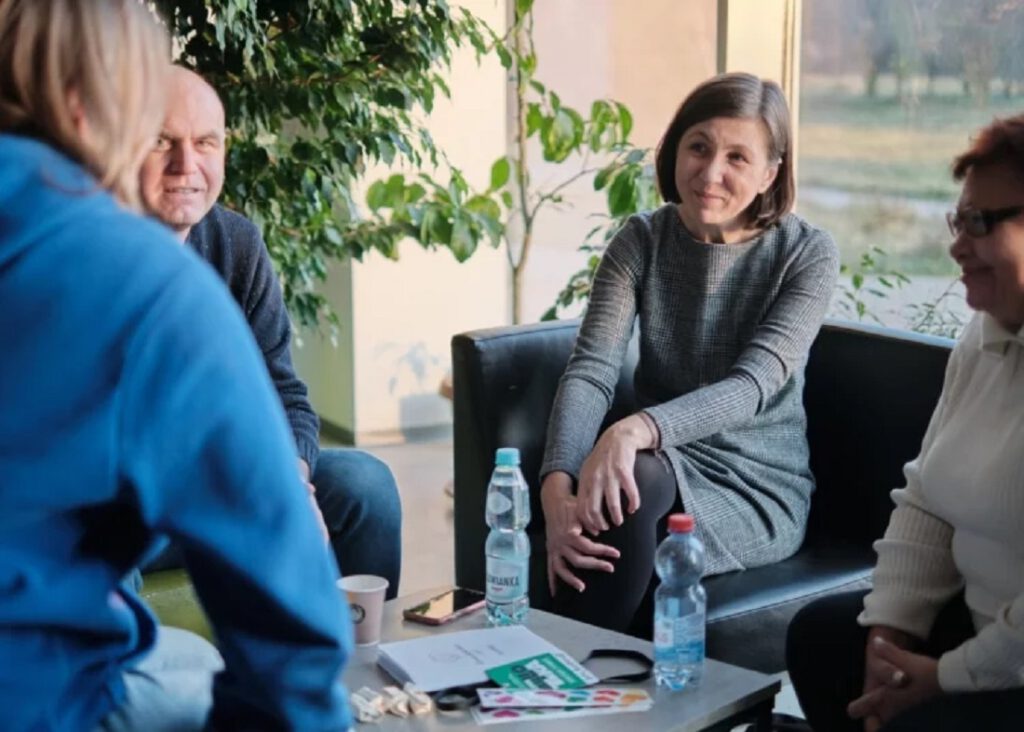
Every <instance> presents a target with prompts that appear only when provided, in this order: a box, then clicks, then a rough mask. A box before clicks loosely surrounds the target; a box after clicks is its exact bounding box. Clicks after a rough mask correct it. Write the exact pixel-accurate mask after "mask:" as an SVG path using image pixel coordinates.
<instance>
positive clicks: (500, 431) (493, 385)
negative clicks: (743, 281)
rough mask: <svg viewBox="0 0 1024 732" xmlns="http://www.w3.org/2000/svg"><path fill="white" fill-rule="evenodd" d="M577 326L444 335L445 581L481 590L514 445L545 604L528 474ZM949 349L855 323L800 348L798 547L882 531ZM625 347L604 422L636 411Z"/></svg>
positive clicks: (538, 519) (534, 483) (535, 489)
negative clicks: (806, 469)
mask: <svg viewBox="0 0 1024 732" xmlns="http://www.w3.org/2000/svg"><path fill="white" fill-rule="evenodd" d="M578 327H579V321H575V320H573V321H557V322H551V323H538V324H531V325H522V326H511V327H504V328H495V329H490V330H481V331H474V332H471V333H464V334H460V335H457V336H455V337H454V338H453V339H452V374H453V383H454V391H455V397H454V422H455V425H454V452H455V481H454V482H455V578H456V582H457V583H458V584H459V585H460V586H465V587H475V588H482V587H483V577H484V552H483V546H484V540H485V539H486V535H487V527H486V526H485V525H484V501H485V498H486V487H487V481H488V479H489V477H490V474H491V471H492V470H493V464H494V452H495V450H496V449H497V448H498V447H504V446H512V447H518V448H519V450H520V454H521V456H522V467H523V473H524V475H525V476H526V478H527V480H528V481H529V482H530V486H531V489H532V491H531V495H532V511H533V520H532V521H531V524H530V527H529V533H530V535H531V540H532V542H533V545H532V547H533V561H532V562H531V578H530V580H531V581H530V585H531V600H532V601H533V603H534V605H535V606H539V607H545V606H546V603H545V600H546V597H547V593H546V591H545V590H544V566H545V565H544V523H543V514H542V513H541V507H540V503H539V497H538V493H539V480H538V478H539V471H540V463H541V459H542V457H543V452H544V439H545V431H546V428H547V419H548V414H549V413H550V411H551V405H552V402H553V401H554V397H555V391H556V390H557V388H558V380H559V378H560V377H561V375H562V372H563V371H564V369H565V365H566V363H567V362H568V359H569V355H570V353H571V352H572V348H573V344H574V343H575V338H576V331H577V329H578ZM951 346H952V341H950V340H948V339H942V338H934V337H928V336H921V335H917V334H913V333H906V332H902V331H894V330H891V329H885V328H875V327H870V326H864V325H860V324H852V323H843V322H832V321H830V322H827V323H826V324H825V325H824V326H823V327H822V330H821V332H820V333H819V335H818V337H817V339H816V340H815V343H814V345H813V347H812V349H811V354H810V357H809V362H808V366H807V372H806V373H807V378H806V386H805V392H804V402H805V405H806V408H807V415H808V437H809V441H810V447H811V467H812V470H813V471H814V474H815V477H816V478H817V481H818V486H819V488H818V490H817V493H816V495H815V496H814V497H813V498H812V502H811V517H810V520H809V525H808V536H807V541H808V542H819V541H854V542H857V543H863V542H864V541H870V540H871V539H872V538H875V537H878V536H880V535H881V534H882V532H883V531H884V529H885V525H886V523H887V521H888V515H889V512H890V511H891V507H892V504H891V501H890V499H889V497H888V492H889V490H890V489H892V488H895V487H898V486H899V485H901V484H902V480H901V469H902V466H903V464H904V463H905V462H906V461H907V460H909V459H911V458H913V457H914V455H915V454H916V453H917V451H918V449H919V447H920V443H921V438H922V437H923V435H924V431H925V428H926V427H927V423H928V419H929V418H930V416H931V412H932V409H933V408H934V406H935V403H936V401H937V400H938V396H939V393H940V392H941V389H942V379H943V373H944V370H945V364H946V360H947V358H948V355H949V351H950V348H951ZM636 357H637V349H636V343H635V341H634V343H633V344H631V347H630V350H629V355H628V357H627V359H626V362H625V363H624V364H623V367H622V371H621V373H620V378H619V384H618V387H617V390H616V396H615V404H614V405H613V407H612V410H611V412H610V416H609V421H611V420H614V419H616V418H618V417H621V416H624V415H626V414H629V413H631V412H632V411H634V410H635V403H634V400H633V369H634V367H635V364H636Z"/></svg>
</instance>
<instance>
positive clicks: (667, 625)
mask: <svg viewBox="0 0 1024 732" xmlns="http://www.w3.org/2000/svg"><path fill="white" fill-rule="evenodd" d="M675 643H676V637H675V623H674V622H673V620H672V618H666V617H659V618H655V620H654V648H655V650H658V651H663V650H668V649H671V648H672V647H673V646H675Z"/></svg>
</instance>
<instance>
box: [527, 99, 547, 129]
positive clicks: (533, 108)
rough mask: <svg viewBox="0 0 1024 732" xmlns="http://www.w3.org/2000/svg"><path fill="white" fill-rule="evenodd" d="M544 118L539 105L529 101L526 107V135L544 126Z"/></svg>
mask: <svg viewBox="0 0 1024 732" xmlns="http://www.w3.org/2000/svg"><path fill="white" fill-rule="evenodd" d="M545 121H546V118H545V117H544V113H543V112H542V111H541V109H540V105H539V104H537V103H536V102H531V103H530V104H529V105H527V107H526V136H527V137H530V136H531V135H533V134H534V133H535V132H537V130H539V129H542V128H543V127H544V123H545Z"/></svg>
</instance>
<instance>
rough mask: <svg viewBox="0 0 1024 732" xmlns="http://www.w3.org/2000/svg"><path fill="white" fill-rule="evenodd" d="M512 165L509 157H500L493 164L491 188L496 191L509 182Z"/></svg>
mask: <svg viewBox="0 0 1024 732" xmlns="http://www.w3.org/2000/svg"><path fill="white" fill-rule="evenodd" d="M511 172H512V166H511V165H509V162H508V157H507V156H506V157H503V158H498V159H497V160H495V161H494V165H492V166H491V190H492V191H496V190H498V189H499V188H502V187H503V186H504V185H505V184H506V183H508V179H509V175H510V174H511Z"/></svg>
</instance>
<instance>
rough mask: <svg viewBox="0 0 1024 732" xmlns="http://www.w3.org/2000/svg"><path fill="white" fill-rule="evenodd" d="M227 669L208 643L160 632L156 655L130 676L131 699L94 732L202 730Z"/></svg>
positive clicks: (128, 694) (127, 671)
mask: <svg viewBox="0 0 1024 732" xmlns="http://www.w3.org/2000/svg"><path fill="white" fill-rule="evenodd" d="M223 667H224V662H223V661H222V660H221V657H220V654H219V653H218V652H217V649H216V648H214V647H213V646H212V645H211V644H210V643H209V642H207V641H206V640H205V639H203V638H200V637H199V636H198V635H196V634H195V633H190V632H188V631H187V630H181V629H180V628H168V627H165V626H160V630H159V632H158V634H157V640H156V645H155V646H154V647H153V650H152V651H150V653H149V654H148V655H147V656H146V657H145V658H143V659H142V660H140V661H139V662H138V663H136V664H135V665H133V666H129V667H127V668H125V670H124V672H123V673H124V686H125V694H126V695H125V699H124V701H123V702H122V703H121V706H119V707H118V708H117V709H115V710H114V711H113V712H111V713H110V714H108V715H107V717H106V718H105V719H104V720H103V721H102V722H100V724H99V725H98V726H97V727H96V729H95V730H94V732H192V731H193V730H202V729H203V728H204V726H205V724H206V717H207V716H208V715H209V713H210V706H211V704H212V700H213V697H212V689H213V677H214V674H216V673H217V671H219V670H220V669H222V668H223Z"/></svg>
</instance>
